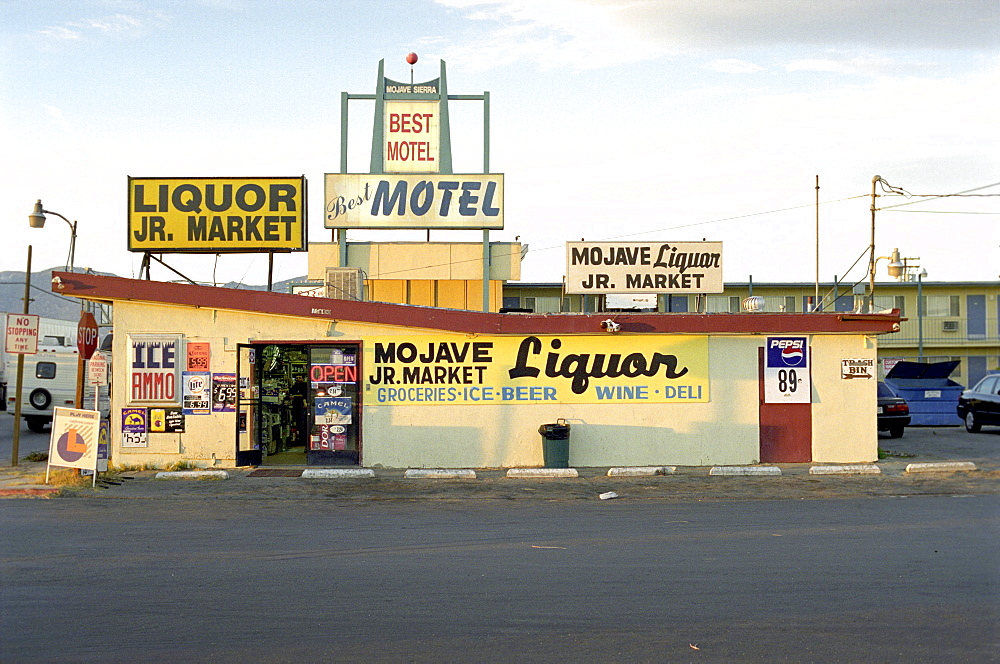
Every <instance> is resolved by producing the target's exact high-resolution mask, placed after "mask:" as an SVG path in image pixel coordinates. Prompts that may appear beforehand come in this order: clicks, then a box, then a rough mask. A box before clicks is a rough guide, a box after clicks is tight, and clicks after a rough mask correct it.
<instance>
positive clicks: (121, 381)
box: [111, 302, 877, 468]
mask: <svg viewBox="0 0 1000 664" xmlns="http://www.w3.org/2000/svg"><path fill="white" fill-rule="evenodd" d="M129 333H133V334H138V333H146V334H182V335H184V336H185V340H186V341H208V342H210V343H211V344H212V356H211V367H210V369H211V371H212V372H235V371H236V370H237V366H236V365H237V353H236V344H238V343H247V342H248V341H253V340H278V339H280V340H303V341H331V342H335V341H339V342H344V341H360V340H363V339H364V338H365V337H366V336H385V335H387V334H398V335H401V336H402V335H405V336H406V337H414V336H420V335H427V334H432V335H433V336H434V337H435V338H437V339H442V338H449V337H454V338H455V340H456V341H459V340H461V341H464V340H467V339H469V337H467V336H466V335H463V334H448V333H443V332H440V331H428V330H419V329H413V328H399V327H392V326H384V325H363V324H357V323H350V322H331V321H327V320H320V319H315V320H314V319H306V318H295V317H287V316H276V315H270V314H265V313H246V312H232V311H225V310H212V309H201V308H194V307H178V306H169V307H168V306H160V305H149V304H142V303H135V302H118V303H116V305H115V339H114V351H113V352H114V357H115V362H114V364H113V370H112V371H113V380H114V384H115V385H120V386H126V389H115V390H114V393H113V397H112V399H113V401H112V404H113V409H112V441H111V442H112V449H111V455H112V462H113V463H115V464H119V465H120V464H128V465H136V464H141V463H147V464H155V465H158V466H160V467H164V466H166V465H168V464H170V463H172V462H174V461H177V460H180V459H187V460H192V461H195V462H196V463H197V464H198V465H201V466H218V467H226V466H232V465H234V463H235V452H236V444H235V421H236V419H235V418H236V415H235V413H216V414H212V415H200V416H194V415H192V416H188V417H187V418H186V431H185V432H184V433H183V434H166V433H149V434H148V440H149V447H148V448H122V447H121V431H120V423H121V417H120V414H121V408H122V407H124V406H126V405H127V403H126V398H127V396H128V390H127V386H128V380H129V366H128V361H127V358H128V353H129V337H128V334H129ZM764 343H765V337H763V336H711V337H709V340H708V348H709V355H708V363H709V378H710V396H711V400H710V401H709V402H707V403H669V404H660V405H658V404H627V405H621V404H576V405H572V404H564V405H558V404H546V403H544V402H542V403H532V404H524V405H509V404H504V405H464V406H454V405H392V406H389V405H379V404H377V403H376V402H375V399H374V397H373V394H372V392H371V386H370V385H365V386H363V387H362V389H363V390H365V391H364V392H363V395H364V396H363V401H364V408H363V420H362V427H363V428H362V436H363V448H362V462H363V465H365V466H369V467H472V468H488V467H518V466H540V465H542V444H541V437H540V435H539V434H538V427H539V425H541V424H543V423H548V422H554V421H556V419H558V418H565V419H566V420H567V421H568V422H569V423H570V425H571V426H572V431H571V439H570V464H571V465H575V466H581V467H586V466H618V465H660V464H670V465H681V466H684V465H692V466H704V465H730V464H749V463H755V462H757V461H758V459H759V436H758V412H759V411H758V409H759V403H758V348H760V347H762V346H763V345H764ZM810 344H811V346H812V349H813V358H812V367H813V368H812V383H813V406H812V408H813V411H812V412H813V432H812V435H813V459H814V460H815V461H821V462H860V461H872V460H874V459H875V458H876V457H877V434H876V422H875V408H874V404H875V396H874V392H875V383H874V381H861V380H854V381H846V380H842V379H841V377H840V361H841V359H845V358H857V357H872V358H874V357H875V348H874V340H869V339H867V338H866V337H865V336H863V335H845V336H836V335H823V336H816V335H814V336H813V337H811V339H810ZM118 358H121V360H119V359H118ZM365 369H366V370H368V369H370V367H365Z"/></svg>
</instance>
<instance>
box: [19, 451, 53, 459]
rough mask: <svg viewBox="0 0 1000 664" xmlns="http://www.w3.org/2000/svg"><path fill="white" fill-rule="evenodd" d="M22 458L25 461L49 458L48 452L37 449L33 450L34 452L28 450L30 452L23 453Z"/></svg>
mask: <svg viewBox="0 0 1000 664" xmlns="http://www.w3.org/2000/svg"><path fill="white" fill-rule="evenodd" d="M24 460H25V461H48V460H49V453H48V452H42V451H40V450H39V451H35V452H30V453H28V454H26V455H24Z"/></svg>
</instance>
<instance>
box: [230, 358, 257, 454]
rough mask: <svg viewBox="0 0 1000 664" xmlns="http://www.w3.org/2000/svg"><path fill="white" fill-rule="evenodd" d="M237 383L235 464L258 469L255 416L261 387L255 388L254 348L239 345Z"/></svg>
mask: <svg viewBox="0 0 1000 664" xmlns="http://www.w3.org/2000/svg"><path fill="white" fill-rule="evenodd" d="M237 353H238V354H239V362H238V363H237V370H236V371H237V373H236V380H237V381H238V384H239V389H238V390H237V395H238V396H237V400H236V465H237V466H259V465H260V464H261V461H262V460H263V452H262V450H261V446H260V443H259V442H257V435H256V433H257V426H258V423H257V417H258V413H259V411H260V387H259V386H258V385H257V372H256V368H257V367H256V360H257V357H256V355H257V349H255V348H254V347H253V346H238V347H237Z"/></svg>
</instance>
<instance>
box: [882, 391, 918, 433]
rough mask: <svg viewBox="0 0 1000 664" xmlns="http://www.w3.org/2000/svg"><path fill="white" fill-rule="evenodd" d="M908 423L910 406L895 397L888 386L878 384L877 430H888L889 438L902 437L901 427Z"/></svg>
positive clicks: (902, 399) (904, 400)
mask: <svg viewBox="0 0 1000 664" xmlns="http://www.w3.org/2000/svg"><path fill="white" fill-rule="evenodd" d="M909 423H910V406H909V404H907V403H906V399H904V398H902V397H897V396H896V394H895V393H894V392H893V391H892V390H891V389H889V386H888V385H886V384H885V383H883V382H881V381H879V384H878V430H879V431H888V432H889V437H890V438H902V437H903V428H904V427H906V426H907V425H908V424H909Z"/></svg>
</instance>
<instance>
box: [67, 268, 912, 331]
mask: <svg viewBox="0 0 1000 664" xmlns="http://www.w3.org/2000/svg"><path fill="white" fill-rule="evenodd" d="M52 291H53V292H54V293H58V294H59V295H67V296H72V297H79V298H83V299H87V300H96V301H102V302H111V303H115V302H144V303H149V304H162V305H165V306H181V307H196V308H209V309H225V310H231V311H242V312H254V313H260V314H271V315H277V316H295V317H298V318H306V319H320V320H330V321H340V320H346V321H353V322H357V323H372V324H380V325H393V326H398V327H413V328H423V329H428V330H442V331H448V332H460V333H465V334H538V335H551V334H600V333H602V327H601V321H604V320H607V319H609V318H611V319H613V320H614V321H615V322H616V323H618V324H619V325H620V326H621V332H622V333H625V334H814V333H815V334H887V333H891V332H895V331H897V330H898V328H899V322H900V320H903V319H901V318H900V316H899V310H898V309H893V310H892V312H891V313H884V314H882V313H879V314H852V313H845V312H840V313H837V312H821V313H808V314H804V313H738V314H733V313H713V314H705V313H653V312H650V313H610V312H603V313H588V314H581V313H560V314H521V313H509V314H508V313H504V314H500V313H491V312H481V311H466V310H461V309H442V308H436V307H419V306H413V305H408V304H391V303H386V302H361V301H355V300H339V299H328V298H319V297H305V296H302V295H292V294H290V293H272V292H268V291H255V290H237V289H234V288H220V287H216V286H200V285H193V284H183V283H170V282H163V281H148V280H143V279H126V278H123V277H109V276H101V275H96V274H81V273H76V272H57V271H53V272H52Z"/></svg>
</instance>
